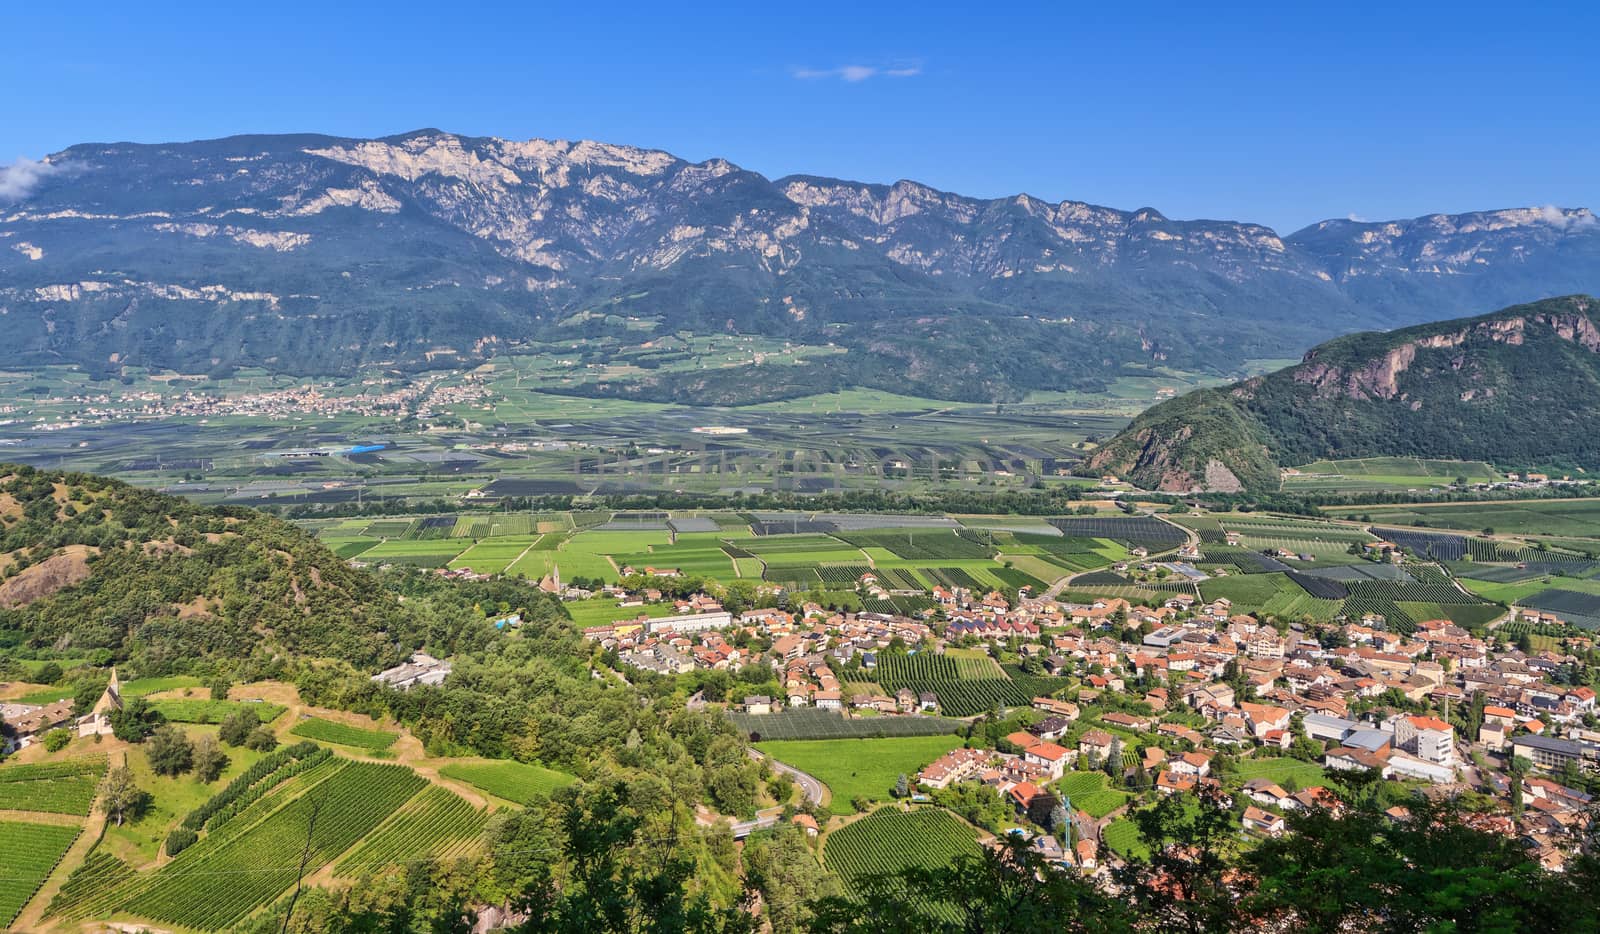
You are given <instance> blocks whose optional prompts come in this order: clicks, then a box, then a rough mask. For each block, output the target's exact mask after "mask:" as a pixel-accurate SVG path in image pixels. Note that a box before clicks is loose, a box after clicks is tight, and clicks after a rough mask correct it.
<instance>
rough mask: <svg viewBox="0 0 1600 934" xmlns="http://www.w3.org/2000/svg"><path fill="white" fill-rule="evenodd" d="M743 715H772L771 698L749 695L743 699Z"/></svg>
mask: <svg viewBox="0 0 1600 934" xmlns="http://www.w3.org/2000/svg"><path fill="white" fill-rule="evenodd" d="M744 712H745V713H772V698H770V697H768V696H767V695H765V694H751V695H750V696H748V697H746V698H745V699H744Z"/></svg>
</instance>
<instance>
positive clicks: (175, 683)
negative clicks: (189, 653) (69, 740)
mask: <svg viewBox="0 0 1600 934" xmlns="http://www.w3.org/2000/svg"><path fill="white" fill-rule="evenodd" d="M199 686H200V679H199V678H192V677H190V676H188V675H171V676H168V677H164V678H135V679H133V680H132V681H124V682H122V686H121V693H122V696H123V697H144V696H146V695H149V694H160V693H164V692H166V691H178V690H182V689H184V688H193V687H199ZM71 696H72V686H71V685H56V686H55V687H51V688H45V689H43V690H39V691H34V692H33V693H31V694H25V695H23V696H22V697H19V698H17V699H18V700H19V701H20V702H22V703H24V704H49V703H53V702H55V701H58V700H65V699H66V698H69V697H71Z"/></svg>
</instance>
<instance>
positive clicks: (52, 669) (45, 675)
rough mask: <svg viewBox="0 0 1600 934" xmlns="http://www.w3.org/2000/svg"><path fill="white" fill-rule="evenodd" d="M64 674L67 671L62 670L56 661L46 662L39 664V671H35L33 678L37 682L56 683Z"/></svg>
mask: <svg viewBox="0 0 1600 934" xmlns="http://www.w3.org/2000/svg"><path fill="white" fill-rule="evenodd" d="M63 674H65V672H63V671H62V670H61V666H60V665H58V664H56V663H55V662H45V663H44V664H43V665H40V666H39V670H38V671H36V672H34V675H33V680H34V683H36V684H55V683H56V682H57V681H60V680H61V676H62V675H63Z"/></svg>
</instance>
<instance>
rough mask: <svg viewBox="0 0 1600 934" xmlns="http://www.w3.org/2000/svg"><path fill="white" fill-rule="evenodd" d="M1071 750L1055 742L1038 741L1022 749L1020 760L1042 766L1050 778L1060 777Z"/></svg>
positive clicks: (1070, 755)
mask: <svg viewBox="0 0 1600 934" xmlns="http://www.w3.org/2000/svg"><path fill="white" fill-rule="evenodd" d="M1071 757H1072V750H1070V749H1067V748H1066V747H1064V746H1058V745H1056V744H1055V743H1038V744H1036V745H1033V746H1029V747H1028V748H1027V749H1024V750H1023V751H1022V760H1023V761H1024V762H1031V763H1033V764H1034V765H1038V766H1043V767H1044V769H1045V770H1046V771H1047V772H1048V773H1049V774H1050V777H1051V778H1052V779H1056V778H1060V777H1061V773H1062V772H1064V771H1065V770H1066V767H1067V761H1068V760H1069V759H1070V758H1071Z"/></svg>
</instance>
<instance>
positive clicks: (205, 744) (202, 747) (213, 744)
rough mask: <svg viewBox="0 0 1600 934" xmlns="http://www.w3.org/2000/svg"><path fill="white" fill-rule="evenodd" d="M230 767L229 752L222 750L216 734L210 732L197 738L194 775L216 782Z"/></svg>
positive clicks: (202, 779) (203, 780) (204, 780)
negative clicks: (212, 734)
mask: <svg viewBox="0 0 1600 934" xmlns="http://www.w3.org/2000/svg"><path fill="white" fill-rule="evenodd" d="M227 767H228V754H227V753H226V752H223V751H222V746H221V744H219V743H218V742H217V738H216V737H215V736H211V735H209V734H207V735H203V736H201V737H200V738H199V739H198V740H195V744H194V777H195V778H198V779H199V780H200V781H202V782H207V783H210V782H214V781H216V780H217V777H218V776H220V775H221V774H222V771H223V770H224V769H226V768H227Z"/></svg>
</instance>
